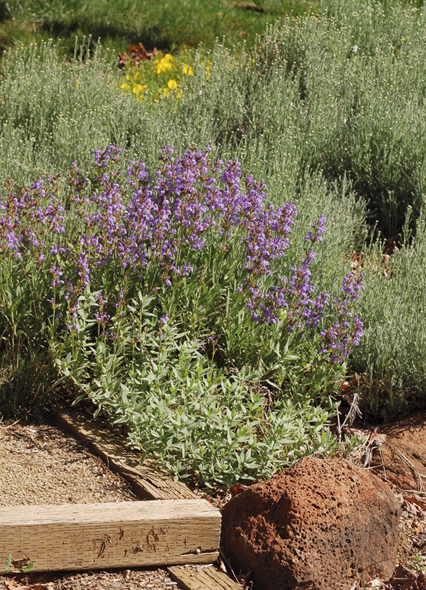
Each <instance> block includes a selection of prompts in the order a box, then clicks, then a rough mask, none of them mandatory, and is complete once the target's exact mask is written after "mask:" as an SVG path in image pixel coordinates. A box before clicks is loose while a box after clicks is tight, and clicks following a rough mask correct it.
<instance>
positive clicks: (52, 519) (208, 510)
mask: <svg viewBox="0 0 426 590" xmlns="http://www.w3.org/2000/svg"><path fill="white" fill-rule="evenodd" d="M220 526H221V515H220V512H219V511H218V510H217V509H216V508H214V507H213V506H212V505H211V504H209V502H207V501H205V500H188V499H185V500H162V501H161V500H156V501H151V502H150V501H143V502H116V503H105V504H66V505H58V506H57V505H50V506H13V507H7V508H3V507H1V508H0V571H2V569H4V568H5V564H6V559H7V557H8V555H12V560H13V565H14V567H15V568H18V567H21V566H22V565H25V564H28V563H29V562H34V571H39V572H41V571H61V570H88V569H99V568H115V567H120V568H125V567H145V566H153V565H156V566H157V565H173V564H185V563H210V562H212V561H214V560H215V559H216V558H217V555H218V548H219V542H220Z"/></svg>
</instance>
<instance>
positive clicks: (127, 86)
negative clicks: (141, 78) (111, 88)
mask: <svg viewBox="0 0 426 590" xmlns="http://www.w3.org/2000/svg"><path fill="white" fill-rule="evenodd" d="M121 88H122V89H123V90H130V86H129V84H121Z"/></svg>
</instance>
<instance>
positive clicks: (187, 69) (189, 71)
mask: <svg viewBox="0 0 426 590" xmlns="http://www.w3.org/2000/svg"><path fill="white" fill-rule="evenodd" d="M183 73H184V74H185V76H193V75H194V70H193V69H192V68H191V66H188V65H187V64H183Z"/></svg>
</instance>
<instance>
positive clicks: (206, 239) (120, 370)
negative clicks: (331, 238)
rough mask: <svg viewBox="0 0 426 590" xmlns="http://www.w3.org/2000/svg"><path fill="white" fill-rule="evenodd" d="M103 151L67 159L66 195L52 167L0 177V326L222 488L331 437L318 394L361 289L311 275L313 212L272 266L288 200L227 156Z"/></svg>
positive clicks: (177, 468) (353, 329) (190, 473)
mask: <svg viewBox="0 0 426 590" xmlns="http://www.w3.org/2000/svg"><path fill="white" fill-rule="evenodd" d="M120 152H121V150H120V149H119V148H116V147H115V146H114V145H113V146H110V147H108V148H107V149H106V150H105V151H101V150H97V151H96V154H95V162H94V167H95V172H94V173H93V174H92V175H91V176H90V177H85V176H83V175H82V174H81V173H80V172H79V170H78V168H77V166H76V165H75V164H74V166H73V170H72V174H71V177H70V181H69V186H70V190H69V193H68V201H67V203H68V205H67V207H66V208H64V206H63V204H62V202H61V199H60V197H59V192H58V183H59V179H58V177H56V176H51V177H49V178H46V180H42V179H39V180H38V181H37V182H35V183H33V184H32V185H31V187H30V188H29V189H25V188H23V189H20V190H16V189H14V187H13V186H12V185H9V186H8V192H7V195H6V196H5V198H4V199H3V200H2V201H1V204H0V208H1V211H2V216H1V219H0V222H1V250H2V269H5V271H6V270H7V272H4V273H3V276H2V282H1V301H2V307H1V311H2V317H1V321H2V331H3V334H7V333H10V332H11V331H12V332H13V331H16V332H17V331H19V333H20V334H21V339H22V340H23V341H24V343H27V342H28V343H33V342H35V341H36V342H37V344H38V346H39V347H40V348H41V349H43V348H44V349H45V353H46V358H50V359H51V367H52V368H54V369H55V370H56V371H57V374H58V376H59V377H62V378H66V379H67V380H68V383H69V384H71V385H72V386H73V387H74V390H75V391H76V393H81V394H82V395H87V396H89V397H90V398H91V399H92V400H93V401H94V402H95V403H96V404H97V405H98V406H99V409H102V410H104V411H106V412H107V413H108V414H109V415H110V417H111V419H112V420H113V421H114V422H116V423H120V424H125V425H127V426H128V427H129V429H130V438H131V440H132V442H133V443H134V444H136V445H138V446H140V447H141V448H142V449H143V451H144V453H145V454H146V455H150V456H153V457H155V458H156V459H157V460H158V461H159V462H160V463H161V464H162V465H164V466H166V467H167V468H168V469H169V470H170V471H171V472H172V473H173V474H175V475H176V476H177V477H181V478H183V479H189V480H192V481H194V482H196V483H198V484H201V485H213V483H218V484H224V485H228V486H229V485H230V484H232V483H233V482H234V481H237V480H239V479H244V480H249V481H253V480H255V479H257V478H260V477H266V476H269V475H271V474H272V473H273V472H274V471H276V470H277V469H279V468H280V467H282V466H283V465H287V464H290V463H292V462H293V461H294V460H295V459H297V458H298V457H300V456H303V455H306V454H310V453H313V452H315V451H319V450H321V452H324V453H330V452H332V451H333V450H334V449H335V446H336V443H335V440H334V438H333V436H332V435H331V433H330V432H329V431H328V428H327V424H328V421H329V418H330V416H331V414H332V408H333V403H332V395H333V393H334V392H335V390H336V388H337V386H338V384H339V382H340V380H341V379H342V378H343V376H344V374H345V362H346V358H347V355H348V353H349V351H350V349H351V348H352V346H355V345H357V344H358V343H359V339H360V337H361V335H362V322H361V320H360V319H359V318H358V316H356V315H354V314H353V313H352V312H351V308H352V307H353V304H354V302H355V301H356V300H357V299H358V298H359V295H360V291H361V289H362V288H363V286H362V274H357V273H356V272H354V271H350V272H348V273H347V274H346V276H345V275H341V276H340V287H341V288H340V295H339V297H337V298H333V299H332V298H331V297H330V294H329V293H328V292H326V291H325V290H323V289H322V286H321V281H320V280H318V278H316V267H315V259H316V249H317V248H316V247H317V246H320V245H321V242H322V236H323V234H324V232H325V229H326V219H325V217H324V215H320V216H319V218H318V219H317V220H316V221H315V220H314V221H313V222H312V223H311V224H310V228H309V231H308V233H307V234H306V235H305V236H304V237H303V243H304V247H303V257H302V259H301V260H299V263H298V264H297V265H292V264H289V263H287V265H286V263H285V259H286V253H287V251H288V250H291V248H290V234H291V229H292V227H293V226H294V225H295V224H296V208H295V205H294V204H293V203H287V204H283V205H280V206H274V205H272V204H271V203H270V202H268V200H267V198H266V194H265V188H266V187H265V185H264V184H263V183H262V182H257V181H256V180H255V179H254V178H253V177H252V176H248V177H246V178H245V179H244V180H243V179H242V176H241V168H240V164H239V162H238V160H231V161H229V162H228V163H226V164H225V163H223V162H222V161H221V160H219V159H217V158H216V159H209V157H208V154H209V150H206V151H204V152H201V151H199V150H195V149H189V150H187V151H186V152H185V153H184V154H183V156H182V157H174V156H173V151H172V149H171V148H170V147H166V148H165V149H164V150H163V151H162V155H161V164H160V167H159V168H158V169H157V171H156V173H155V174H154V175H153V176H150V175H149V173H148V171H147V169H146V166H145V164H144V163H143V162H142V161H139V162H138V161H136V160H135V159H133V160H131V161H130V162H129V164H128V167H127V169H126V171H125V173H122V172H120V167H121V162H120ZM314 248H315V249H314ZM284 271H286V272H284ZM316 283H318V284H316ZM16 293H17V294H20V295H21V300H25V301H26V306H25V307H23V309H25V315H24V317H22V318H21V317H20V315H19V312H18V311H17V309H16V308H17V299H16V297H15V294H16ZM51 370H52V369H51Z"/></svg>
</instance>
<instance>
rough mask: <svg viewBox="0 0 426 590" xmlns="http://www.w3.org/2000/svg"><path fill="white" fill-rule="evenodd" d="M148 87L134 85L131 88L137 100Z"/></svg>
mask: <svg viewBox="0 0 426 590" xmlns="http://www.w3.org/2000/svg"><path fill="white" fill-rule="evenodd" d="M147 88H148V87H147V86H145V84H135V85H134V86H133V93H134V94H136V96H137V97H138V98H139V95H140V94H141V93H142V92H143V91H144V90H146V89H147Z"/></svg>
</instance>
